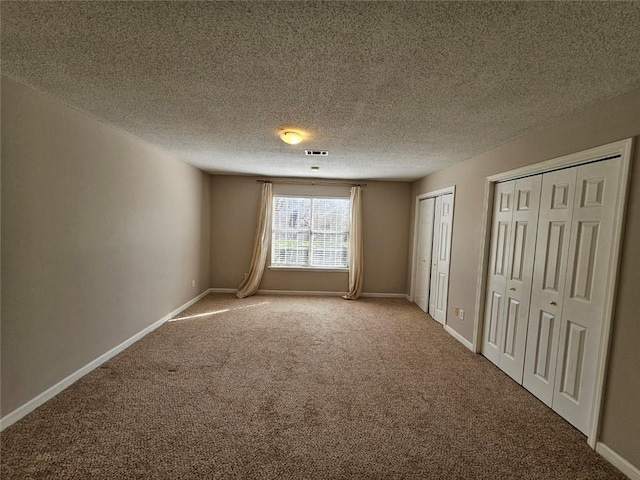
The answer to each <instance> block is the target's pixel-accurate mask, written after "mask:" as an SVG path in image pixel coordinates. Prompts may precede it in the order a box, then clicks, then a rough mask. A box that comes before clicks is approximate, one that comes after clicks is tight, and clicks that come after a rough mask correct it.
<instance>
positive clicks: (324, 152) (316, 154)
mask: <svg viewBox="0 0 640 480" xmlns="http://www.w3.org/2000/svg"><path fill="white" fill-rule="evenodd" d="M304 154H305V155H307V156H308V157H326V156H327V155H329V151H328V150H305V151H304Z"/></svg>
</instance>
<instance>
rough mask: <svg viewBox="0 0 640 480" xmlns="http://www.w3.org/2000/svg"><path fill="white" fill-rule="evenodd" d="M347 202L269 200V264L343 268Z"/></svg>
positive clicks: (291, 199) (297, 198)
mask: <svg viewBox="0 0 640 480" xmlns="http://www.w3.org/2000/svg"><path fill="white" fill-rule="evenodd" d="M348 239H349V199H348V198H328V197H291V196H281V195H276V196H274V198H273V238H272V242H271V265H272V266H280V267H303V268H304V267H319V268H346V267H347V252H348V244H349V242H348Z"/></svg>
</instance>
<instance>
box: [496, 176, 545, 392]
mask: <svg viewBox="0 0 640 480" xmlns="http://www.w3.org/2000/svg"><path fill="white" fill-rule="evenodd" d="M541 186H542V175H536V176H532V177H527V178H521V179H518V180H516V181H515V188H514V191H513V199H514V205H513V215H512V220H511V240H510V242H509V244H510V247H509V248H510V252H509V256H508V258H509V263H508V265H509V266H508V271H507V278H506V290H505V305H506V308H505V316H504V322H503V324H502V333H501V345H500V347H501V348H500V368H501V369H502V370H504V372H505V373H507V374H508V375H509V376H510V377H511V378H513V379H514V380H515V381H516V382H518V383H522V374H523V369H524V355H525V347H526V341H527V325H528V323H529V306H530V300H531V285H532V281H533V262H534V258H535V251H536V248H535V247H536V245H535V244H536V233H537V230H538V215H539V206H540V190H541Z"/></svg>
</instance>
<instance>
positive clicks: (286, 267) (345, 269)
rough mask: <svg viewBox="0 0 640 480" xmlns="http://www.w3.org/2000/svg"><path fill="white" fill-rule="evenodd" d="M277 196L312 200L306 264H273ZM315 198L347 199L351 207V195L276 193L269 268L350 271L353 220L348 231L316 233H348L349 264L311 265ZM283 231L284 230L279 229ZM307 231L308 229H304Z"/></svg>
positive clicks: (274, 195) (273, 200)
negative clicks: (350, 240)
mask: <svg viewBox="0 0 640 480" xmlns="http://www.w3.org/2000/svg"><path fill="white" fill-rule="evenodd" d="M276 198H308V199H310V200H311V217H310V221H309V229H308V232H309V255H308V262H309V263H308V264H307V265H306V266H304V265H274V264H273V250H274V248H275V242H274V238H275V233H276V229H275V228H273V224H274V221H275V208H274V207H275V201H276ZM314 199H322V200H346V201H347V202H348V203H349V208H351V198H350V196H347V195H345V196H338V195H304V194H289V193H274V194H273V199H272V208H273V214H272V219H271V238H270V242H271V245H270V246H269V266H268V269H269V270H286V271H294V272H295V271H298V272H308V271H322V272H340V273H342V272H348V271H349V261H348V258H349V236H350V235H351V222H349V226H348V230H347V231H346V232H344V231H340V232H327V231H324V230H319V231H315V233H337V234H345V233H346V235H347V265H346V266H344V267H335V266H329V267H321V266H316V265H311V259H312V258H313V234H314V230H313V211H314ZM279 231H282V230H279ZM304 231H306V229H305V230H304Z"/></svg>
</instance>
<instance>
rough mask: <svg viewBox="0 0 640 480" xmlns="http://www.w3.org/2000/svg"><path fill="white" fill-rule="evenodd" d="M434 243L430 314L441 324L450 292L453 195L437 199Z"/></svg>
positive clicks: (445, 316)
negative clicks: (432, 298) (431, 307)
mask: <svg viewBox="0 0 640 480" xmlns="http://www.w3.org/2000/svg"><path fill="white" fill-rule="evenodd" d="M434 218H435V221H434V237H435V239H434V242H433V257H434V259H433V260H432V270H431V272H432V276H433V277H435V278H434V279H433V280H432V282H431V286H432V289H431V296H432V297H435V298H434V311H433V313H431V309H430V310H429V313H430V314H431V316H432V317H433V318H434V319H435V320H436V321H437V322H439V323H442V324H444V323H445V322H446V319H447V296H448V291H449V264H450V262H451V229H452V226H453V194H451V193H448V194H446V195H441V196H439V197H436V208H435V217H434Z"/></svg>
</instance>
